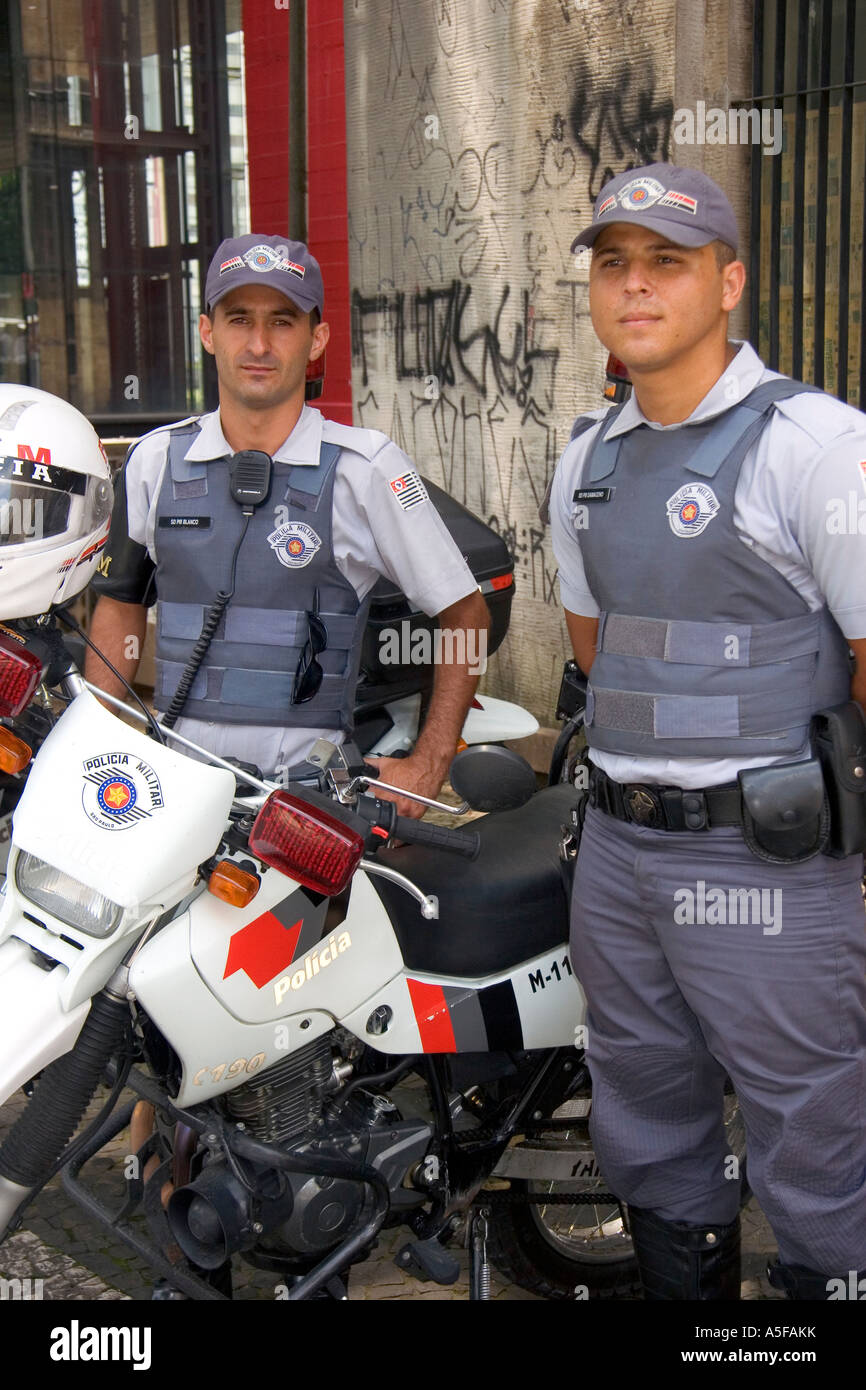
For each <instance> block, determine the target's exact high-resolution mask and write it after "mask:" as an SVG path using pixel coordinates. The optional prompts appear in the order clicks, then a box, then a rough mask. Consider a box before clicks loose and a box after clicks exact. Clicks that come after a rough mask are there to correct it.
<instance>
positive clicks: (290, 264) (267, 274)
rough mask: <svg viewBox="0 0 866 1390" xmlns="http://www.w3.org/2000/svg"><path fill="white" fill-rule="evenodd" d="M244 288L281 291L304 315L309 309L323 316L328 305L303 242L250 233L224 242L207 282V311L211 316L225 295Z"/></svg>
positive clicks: (317, 271)
mask: <svg viewBox="0 0 866 1390" xmlns="http://www.w3.org/2000/svg"><path fill="white" fill-rule="evenodd" d="M241 285H267V286H268V287H269V288H270V289H274V290H279V292H280V294H282V295H285V297H286V299H290V300H291V301H292V303H293V304H297V306H298V308H299V309H302V310H303V311H304V312H305V313H309V311H310V309H318V311H319V313H321V312H322V309H323V306H324V303H325V289H324V285H323V284H322V272H321V270H320V268H319V262H318V261H317V260H316V258H315V256H311V255H310V253H309V251H308V250H307V248H306V246H305V245H304V243H303V242H302V241H289V240H288V238H287V237H282V236H261V235H259V234H258V233H257V232H248V233H247V234H246V235H245V236H238V237H229V238H228V240H226V241H224V242H222V243H221V244H220V245H219V246H218V247H217V250H216V254H215V255H214V258H213V260H212V261H211V263H210V266H209V267H208V272H207V279H206V280H205V291H204V298H205V305H206V306H207V308H206V312H207V313H208V314H210V313H211V311H212V310H213V307H214V305H215V304H218V303H219V301H220V300H221V299H222V298H223V296H224V295H227V294H228V293H229V291H230V290H236V289H238V288H239V286H241Z"/></svg>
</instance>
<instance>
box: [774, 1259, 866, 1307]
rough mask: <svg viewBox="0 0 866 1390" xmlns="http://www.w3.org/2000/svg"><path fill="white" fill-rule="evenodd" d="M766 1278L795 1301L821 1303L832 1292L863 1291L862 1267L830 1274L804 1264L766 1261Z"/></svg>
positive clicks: (853, 1295) (839, 1295)
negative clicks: (842, 1272) (854, 1273)
mask: <svg viewBox="0 0 866 1390" xmlns="http://www.w3.org/2000/svg"><path fill="white" fill-rule="evenodd" d="M767 1278H768V1279H769V1281H770V1283H771V1284H772V1286H773V1288H774V1289H784V1291H785V1293H786V1294H787V1295H788V1297H789V1298H792V1299H794V1300H795V1301H796V1302H798V1303H824V1302H826V1301H827V1300H828V1299H829V1298H830V1297H831V1295H832V1297H833V1298H834V1299H837V1298H860V1297H861V1296H862V1295H861V1294H860V1292H859V1290H860V1289H861V1288H862V1289H863V1291H864V1294H866V1271H863V1270H861V1271H860V1273H859V1274H857V1275H853V1274H843V1275H840V1276H839V1277H838V1278H834V1277H833V1276H832V1275H830V1274H819V1273H818V1271H817V1269H807V1268H806V1266H805V1265H783V1264H780V1263H779V1261H778V1260H777V1261H776V1263H775V1264H772V1265H767Z"/></svg>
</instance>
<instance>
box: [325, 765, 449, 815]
mask: <svg viewBox="0 0 866 1390" xmlns="http://www.w3.org/2000/svg"><path fill="white" fill-rule="evenodd" d="M329 775H330V776H332V777H333V775H334V774H333V772H332V773H330V774H329ZM368 787H379V788H380V789H381V790H382V791H386V792H391V793H392V795H393V794H395V793H396V795H397V796H405V797H406V799H407V801H420V802H421V804H422V806H429V807H431V809H432V810H434V811H445V812H446V813H447V814H448V815H449V816H462V815H464V814H465V812H466V811H468V810H469V802H468V801H461V803H460V805H459V806H449V805H448V804H447V802H445V801H433V799H432V798H431V797H429V796H422V795H421V793H420V792H408V791H405V790H404V788H403V787H395V786H394V784H393V783H392V782H380V781H379V780H378V778H376V777H353V778H352V780H351V781H350V782H348V783H347V784H346V786H345V788H344V796H345V797H346V798H348V797H352V796H357V794H358V793H359V792H365V791H366V790H367V788H368ZM335 789H336V788H335ZM337 797H338V799H339V800H340V801H342V800H343V799H344V797H343V796H341V795H340V792H339V791H337Z"/></svg>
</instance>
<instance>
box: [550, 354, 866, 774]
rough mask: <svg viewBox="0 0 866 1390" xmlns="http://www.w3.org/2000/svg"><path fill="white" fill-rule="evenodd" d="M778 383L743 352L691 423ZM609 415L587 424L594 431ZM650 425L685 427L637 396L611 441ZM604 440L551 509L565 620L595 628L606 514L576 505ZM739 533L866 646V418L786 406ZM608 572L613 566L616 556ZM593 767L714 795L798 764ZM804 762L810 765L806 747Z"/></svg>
mask: <svg viewBox="0 0 866 1390" xmlns="http://www.w3.org/2000/svg"><path fill="white" fill-rule="evenodd" d="M734 346H737V344H734ZM777 376H779V373H778V372H771V371H769V370H768V369H767V368H766V367H765V366H764V364H763V363H762V362H761V360H760V358H759V357H758V356H757V355H756V353H755V352H754V351H753V350H752V348H751V347H750V346H749V345H748V344H747V343H743V344H741V345H739V351H738V352H737V355H736V357H735V358H734V360H733V361H732V362H731V364H730V366H729V367H728V368H727V369H726V371H725V372H724V373H723V374H722V376H721V377H720V378H719V380H718V381H717V382H716V384H715V385H714V386H713V387H712V389H711V390H710V391H709V392H708V393H707V395H706V396H705V397H704V399H703V400H702V401H701V402H700V404H699V405H698V406H696V408H695V409H694V411H693V412H692V414H691V415H690V416H689V417H688V423H690V422H693V421H698V420H708V419H711V418H712V417H713V416H714V415H718V414H720V413H721V412H722V411H724V410H727V409H729V408H730V407H731V406H732V405H734V404H736V403H737V401H740V400H743V399H744V398H745V397H746V396H747V395H748V394H749V392H750V391H752V390H754V388H755V387H756V386H758V385H759V384H761V383H762V382H764V381H770V380H772V379H773V378H774V377H777ZM607 413H608V412H607V410H595V411H591V412H587V414H589V415H590V416H591V417H592V418H594V419H598V420H603V419H604V418H605V417H606V415H607ZM682 423H687V422H682ZM642 424H645V425H648V426H649V428H650V429H653V430H661V429H664V430H668V431H675V430H678V429H680V428H682V424H680V423H677V424H673V425H659V424H655V423H654V422H653V421H651V420H647V419H646V417H645V416H644V414H643V413H642V411H641V409H640V407H639V405H638V403H637V400H636V399H635V397H634V395H632V396H631V398H630V399H629V400H628V402H627V403H626V405H625V407H624V408H623V410H622V412H621V413H620V415H619V417H618V419H617V420H616V421H615V422H614V423H613V425H612V426H611V428H610V431H609V433H608V435H607V437H608V438H613V437H615V436H616V435H620V434H625V433H627V432H628V431H629V430H633V429H635V428H636V427H637V426H638V425H642ZM598 432H599V431H598V429H597V428H594V427H593V428H590V429H587V430H585V431H584V432H583V433H582V434H580V435H578V436H577V438H576V439H573V440H572V441H571V442H570V444H569V445H568V446H567V448H566V449H565V451H564V452H563V454H562V457H561V459H560V461H559V464H558V466H557V471H556V475H555V478H554V483H553V488H552V490H551V497H550V526H551V535H552V541H553V549H554V553H555V555H556V560H557V563H558V566H559V584H560V595H561V598H562V603H563V605H564V607H565V608H566V609H568V610H569V612H572V613H576V614H579V615H580V616H582V617H587V618H593V617H597V616H598V614H599V608H598V605H597V603H596V602H595V599H594V598H593V596H592V594H591V593H590V590H589V586H588V583H587V579H586V574H585V571H584V567H583V562H582V559H581V552H580V522H581V520H584V521H585V524H586V525H587V526H591V525H592V506H598V505H602V506H603V505H604V504H603V503H592V504H590V505H589V507H588V509H587V510H586V511H585V512H584V513H583V514H581V515H580V516H579V511H578V509H579V507H580V506H581V504H580V502H575V501H574V500H573V499H574V492H575V490H576V489H578V488H580V486H581V478H582V472H583V465H584V461H585V459H586V458H587V455H588V453H589V451H590V448H591V446H592V444H593V443H594V441H595V439H596V436H597V434H598ZM614 476H615V475H614ZM734 526H735V528H736V530H737V532H738V534H739V537H740V539H741V540H742V542H743V544H744V545H747V546H749V547H751V548H753V549H754V551H755V552H756V554H757V555H759V556H760V558H761V559H763V560H765V561H766V562H767V563H768V564H770V565H772V566H773V567H774V568H775V569H776V570H778V571H779V573H780V574H782V575H783V576H784V578H785V579H787V580H788V582H789V583H790V584H791V585H792V586H793V588H794V589H796V591H797V592H798V593H799V594H800V595H801V597H802V598H803V599H804V601H805V602H806V603H807V604H808V606H809V608H810V609H811V610H815V609H818V608H821V607H822V605H823V604H824V603H826V604H827V606H828V608H829V609H830V612H831V613H832V615H833V617H834V618H835V620H836V622H837V623H838V625H839V627H840V629H841V631H842V633H843V635H844V636H845V637H847V638H848V639H849V640H855V639H857V638H862V637H866V415H863V414H861V412H860V411H859V410H855V409H854V408H853V407H852V406H848V405H843V404H842V403H841V402H840V401H837V400H835V399H833V398H832V397H830V396H820V395H816V394H814V393H811V394H808V395H801V396H795V397H793V398H791V399H789V400H784V401H781V402H779V403H778V404H777V405H776V406H775V407H774V409H773V411H772V413H771V415H770V416H769V419H768V422H767V424H766V425H765V427H764V429H763V430H762V432H761V434H760V436H759V437H758V439H757V441H756V442H755V443H754V444H753V445H752V446H751V448H750V449H749V451H748V453H747V454H746V456H745V458H744V460H743V464H742V468H741V471H740V475H739V479H738V482H737V489H736V493H735V497H734ZM621 539H622V544H623V546H628V545H631V546H640V545H642V544H645V543H646V542H645V538H643V537H642V536H623V537H622V538H621ZM683 544H688V541H687V540H684V541H683ZM610 563H611V564H612V565H615V564H616V555H615V554H611V557H610ZM670 616H671V618H675V617H676V614H673V613H672V614H671V615H670ZM590 756H591V758H592V760H593V761H594V762H595V763H597V764H598V765H599V766H600V767H601V768H602V769H603V770H604V771H605V772H606V773H607V774H608V776H609V777H612V778H614V779H615V780H616V781H618V782H651V783H656V784H661V785H674V786H681V787H686V788H697V787H708V786H718V785H720V784H721V783H724V782H730V781H733V780H734V779H735V778H736V775H737V771H738V770H739V769H741V768H746V767H753V766H766V765H767V764H768V763H770V762H773V761H790V759H784V758H783V759H773V758H772V757H768V756H766V755H765V756H760V757H751V758H746V757H743V758H737V759H732V758H707V757H700V758H696V757H689V758H666V757H638V756H632V755H627V756H626V755H621V754H614V753H609V752H603V751H601V750H592V751H591V754H590ZM800 756H801V757H804V758H805V757H808V756H809V749H808V746H807V747H804V748H803V749H802V750H801V754H800Z"/></svg>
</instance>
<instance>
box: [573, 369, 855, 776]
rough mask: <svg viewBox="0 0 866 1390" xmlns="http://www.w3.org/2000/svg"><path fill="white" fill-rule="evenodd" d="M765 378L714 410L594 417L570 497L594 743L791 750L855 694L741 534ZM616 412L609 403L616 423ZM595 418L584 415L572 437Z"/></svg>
mask: <svg viewBox="0 0 866 1390" xmlns="http://www.w3.org/2000/svg"><path fill="white" fill-rule="evenodd" d="M815 389H816V388H815V387H811V386H804V385H803V384H802V383H800V382H795V381H791V380H789V379H787V378H784V379H780V380H774V381H769V382H766V383H765V384H764V385H762V386H758V387H756V388H755V390H754V391H752V392H751V393H750V395H749V396H747V397H746V398H745V399H744V400H743V401H742V402H740V404H738V405H736V406H733V407H732V408H731V409H730V410H727V411H725V412H724V413H723V414H721V415H717V416H715V417H714V418H713V419H712V420H706V421H700V422H697V423H695V424H691V425H683V426H682V427H681V428H680V429H678V430H653V429H650V428H649V427H648V426H647V425H640V426H638V427H636V428H635V429H633V430H631V431H629V432H628V433H627V434H624V435H620V436H617V437H616V438H614V439H610V440H608V439H605V438H604V435H605V433H606V431H607V430H608V429H609V427H610V417H606V419H605V420H604V421H603V422H602V424H601V427H600V429H599V430H598V432H597V435H596V438H595V441H594V443H593V444H592V445H591V446H590V450H589V454H588V456H587V459H586V461H585V465H584V469H583V476H582V482H581V486H580V488H578V489H577V491H576V492H575V494H574V501H575V502H576V503H580V502H581V501H585V504H586V513H585V520H586V527H585V529H582V530H580V533H579V536H580V549H581V555H582V557H583V562H584V566H585V570H586V577H587V582H588V584H589V589H590V592H591V593H592V595H593V597H594V598H595V600H596V602H597V604H598V606H599V608H600V609H601V616H600V619H599V628H598V639H597V655H596V657H595V661H594V662H593V667H592V675H591V682H590V686H589V691H588V698H587V708H586V737H587V742H588V744H589V745H590V747H591V748H598V749H601V750H603V751H605V752H610V753H625V754H628V753H633V754H637V755H639V756H640V755H643V756H653V755H657V754H658V755H662V756H674V757H704V756H707V757H725V756H728V755H734V756H740V757H749V756H753V755H764V754H766V755H769V756H772V755H786V754H796V753H798V752H799V751H800V750H801V749H802V748H803V746H804V744H805V743H806V740H807V737H808V729H809V721H810V718H811V716H812V715H813V714H815V713H816V712H817V711H818V710H819V709H823V708H825V707H826V706H828V705H835V704H839V703H840V702H842V701H844V700H847V699H849V698H850V671H849V663H848V644H847V642H846V641H845V639H844V637H843V636H842V634H841V632H840V631H839V628H838V627H837V625H836V623H835V621H834V620H833V618H832V616H831V615H830V613H829V611H828V609H827V608H826V607H824V608H822V609H821V610H819V611H818V612H810V611H809V609H808V606H807V604H806V603H805V601H804V600H803V599H802V598H801V597H800V595H799V594H798V593H797V591H796V590H795V589H794V588H793V586H792V585H791V584H789V582H788V581H787V580H786V579H784V578H783V577H782V575H781V574H780V573H779V572H778V570H776V569H774V568H773V566H772V565H770V564H769V563H768V562H767V561H766V560H762V559H761V558H760V557H759V556H758V555H757V554H756V553H755V552H754V550H752V549H750V548H749V547H748V546H746V545H744V544H743V542H742V541H741V540H740V538H739V536H738V534H737V532H736V530H735V528H734V493H735V491H736V486H737V480H738V478H739V475H740V468H741V466H742V463H743V459H744V457H745V455H746V453H747V452H748V450H749V448H750V447H751V445H752V444H753V443H754V442H755V440H756V439H757V437H758V435H759V434H760V432H761V430H762V429H763V428H764V426H765V424H766V422H767V419H768V416H769V415H770V412H771V411H772V409H773V403H774V402H775V401H777V400H782V399H784V398H785V397H788V396H793V395H799V394H801V393H802V392H804V391H811V390H815ZM618 414H619V410H615V411H611V412H610V415H611V416H613V417H615V416H617V415H618ZM596 423H597V422H596V421H595V420H587V421H586V422H584V421H582V420H578V421H577V422H576V426H575V429H574V431H573V432H572V438H573V437H574V436H575V435H576V434H580V433H582V432H583V429H590V428H592V426H593V425H595V424H596Z"/></svg>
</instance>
